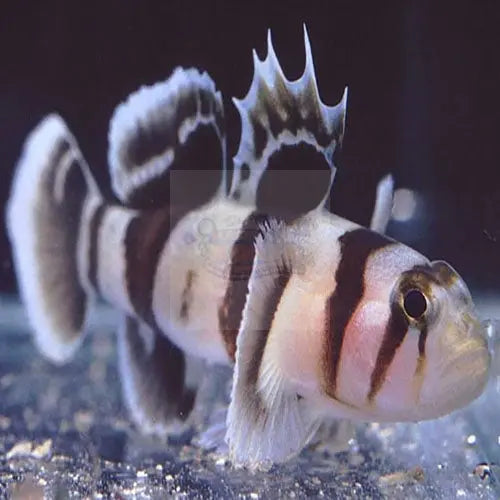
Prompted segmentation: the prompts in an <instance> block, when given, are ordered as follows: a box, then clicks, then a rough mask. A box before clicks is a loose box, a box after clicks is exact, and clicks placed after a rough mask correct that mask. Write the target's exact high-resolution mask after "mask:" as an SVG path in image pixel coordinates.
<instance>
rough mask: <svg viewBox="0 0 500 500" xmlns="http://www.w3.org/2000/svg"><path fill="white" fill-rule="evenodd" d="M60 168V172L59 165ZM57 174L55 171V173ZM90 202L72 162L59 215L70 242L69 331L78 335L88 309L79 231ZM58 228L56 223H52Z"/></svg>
mask: <svg viewBox="0 0 500 500" xmlns="http://www.w3.org/2000/svg"><path fill="white" fill-rule="evenodd" d="M57 168H61V167H60V165H58V166H57ZM54 170H55V169H54ZM86 198H87V183H86V182H85V177H84V175H83V172H82V169H81V167H80V164H79V163H78V162H77V161H76V159H74V158H73V159H72V160H71V164H70V165H69V167H68V170H67V172H66V177H65V179H64V200H63V203H62V204H61V205H59V207H58V208H56V209H55V212H56V213H59V214H60V217H61V222H62V223H63V225H64V229H63V232H64V234H65V235H66V238H67V240H66V241H67V248H66V250H67V251H66V252H64V253H62V252H61V255H65V257H66V258H67V262H66V264H65V269H66V271H67V274H66V277H65V278H66V280H68V282H70V281H71V282H72V286H71V287H68V289H67V296H66V297H64V299H65V300H66V301H67V302H66V307H67V312H68V316H69V322H70V329H71V330H73V331H75V330H78V329H80V328H81V327H82V325H83V322H84V319H85V313H86V309H87V295H86V293H85V290H84V289H83V287H82V284H81V282H80V279H79V274H78V255H77V254H78V232H79V231H78V229H77V230H75V228H80V226H81V223H82V212H83V207H84V205H85V200H86ZM52 222H53V223H54V225H56V222H55V220H53V221H52Z"/></svg>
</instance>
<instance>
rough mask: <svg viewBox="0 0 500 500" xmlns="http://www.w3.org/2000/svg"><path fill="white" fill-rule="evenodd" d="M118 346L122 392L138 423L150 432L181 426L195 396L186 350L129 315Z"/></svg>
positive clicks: (175, 428)
mask: <svg viewBox="0 0 500 500" xmlns="http://www.w3.org/2000/svg"><path fill="white" fill-rule="evenodd" d="M118 350H119V367H120V372H121V378H122V388H123V395H124V399H125V403H126V405H127V407H128V409H129V411H130V413H131V417H132V419H133V420H134V422H135V423H136V425H137V426H138V427H139V428H140V430H141V431H142V432H145V433H147V434H157V435H164V434H167V433H170V432H175V431H177V430H181V429H182V422H183V421H185V420H186V419H187V417H188V416H189V414H190V412H191V410H192V408H193V405H194V399H195V391H194V389H193V388H190V387H187V385H186V360H185V357H184V354H183V352H182V351H181V350H180V349H179V348H178V347H176V346H175V345H173V344H172V343H171V342H170V340H168V338H167V337H165V336H164V335H162V334H160V333H159V332H155V331H153V330H152V329H150V328H149V327H148V326H146V325H144V324H142V323H140V322H139V321H138V320H136V319H134V318H132V317H130V316H126V317H124V319H123V323H122V326H121V328H120V331H119V335H118Z"/></svg>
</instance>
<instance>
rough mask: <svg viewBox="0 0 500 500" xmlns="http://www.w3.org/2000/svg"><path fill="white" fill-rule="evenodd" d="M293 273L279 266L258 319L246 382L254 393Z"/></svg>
mask: <svg viewBox="0 0 500 500" xmlns="http://www.w3.org/2000/svg"><path fill="white" fill-rule="evenodd" d="M291 275H292V273H291V270H290V269H289V268H288V267H286V266H285V267H280V268H278V275H277V276H276V278H275V279H274V281H273V285H272V290H271V292H270V293H269V295H268V296H267V297H266V301H265V308H264V310H263V311H262V312H261V314H260V317H259V319H258V326H257V328H256V329H255V331H254V332H253V334H254V335H256V339H255V351H254V353H253V355H252V358H251V360H250V364H249V366H248V370H247V372H246V375H247V380H246V384H248V385H250V386H251V387H252V388H253V389H252V394H253V393H255V391H256V385H257V380H258V378H259V371H260V366H261V364H262V357H263V356H264V349H265V348H266V343H267V339H268V337H269V332H270V331H271V329H272V327H273V321H274V316H275V314H276V311H277V310H278V306H279V303H280V301H281V297H282V296H283V293H284V291H285V289H286V287H287V285H288V282H289V281H290V277H291Z"/></svg>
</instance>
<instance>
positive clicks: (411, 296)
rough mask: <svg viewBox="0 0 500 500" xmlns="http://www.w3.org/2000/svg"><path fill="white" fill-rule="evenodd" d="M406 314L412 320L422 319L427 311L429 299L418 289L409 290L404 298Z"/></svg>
mask: <svg viewBox="0 0 500 500" xmlns="http://www.w3.org/2000/svg"><path fill="white" fill-rule="evenodd" d="M403 308H404V311H405V313H406V314H407V315H408V316H409V317H410V318H412V319H420V318H421V317H422V316H423V315H424V314H425V313H426V311H427V298H426V297H425V295H424V294H423V293H422V292H421V291H420V290H418V289H417V288H412V289H411V290H408V291H407V292H406V293H405V295H404V298H403Z"/></svg>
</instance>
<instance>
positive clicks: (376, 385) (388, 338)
mask: <svg viewBox="0 0 500 500" xmlns="http://www.w3.org/2000/svg"><path fill="white" fill-rule="evenodd" d="M409 324H410V323H409V321H408V317H407V316H406V314H405V313H404V311H403V308H402V307H401V305H400V304H398V303H397V302H393V303H392V304H391V315H390V317H389V321H388V323H387V326H386V328H385V332H384V338H383V339H382V344H381V345H380V348H379V351H378V354H377V360H376V361H375V368H374V369H373V372H372V375H371V379H370V391H369V392H368V401H369V402H373V400H374V399H375V396H376V395H377V393H378V391H379V390H380V389H381V388H382V385H383V384H384V381H385V376H386V374H387V370H388V369H389V366H390V364H391V363H392V360H393V359H394V356H395V355H396V351H397V350H398V349H399V347H400V346H401V344H402V343H403V340H404V339H405V337H406V333H407V332H408V327H409ZM419 348H420V342H419Z"/></svg>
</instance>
